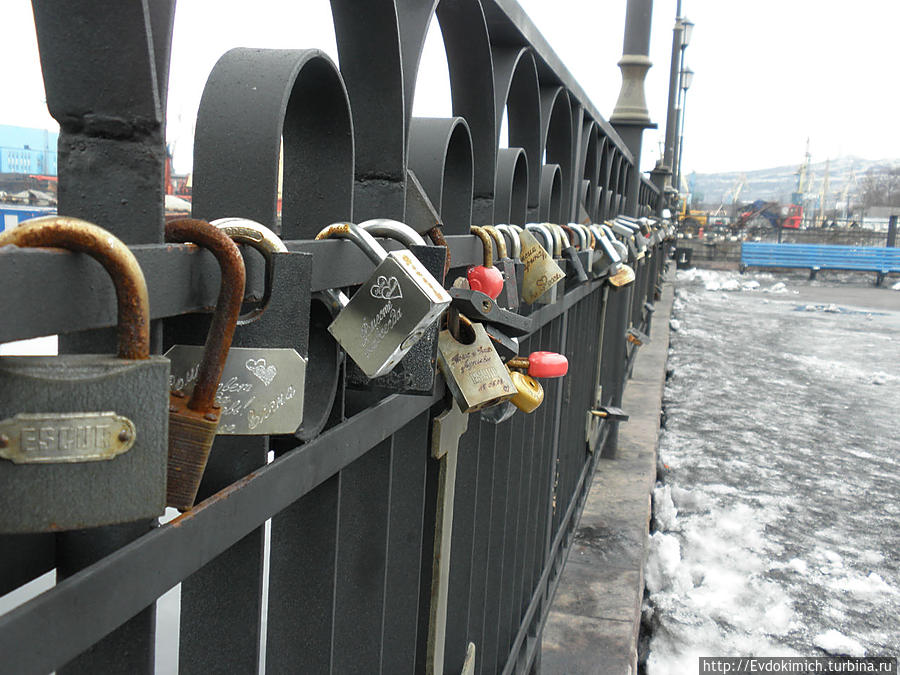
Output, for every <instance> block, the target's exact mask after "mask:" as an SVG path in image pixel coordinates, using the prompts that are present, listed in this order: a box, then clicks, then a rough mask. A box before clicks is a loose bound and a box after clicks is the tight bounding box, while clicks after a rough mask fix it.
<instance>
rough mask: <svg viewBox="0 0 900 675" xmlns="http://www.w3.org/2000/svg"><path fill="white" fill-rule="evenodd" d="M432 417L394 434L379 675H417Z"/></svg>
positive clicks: (426, 416)
mask: <svg viewBox="0 0 900 675" xmlns="http://www.w3.org/2000/svg"><path fill="white" fill-rule="evenodd" d="M428 421H429V414H428V413H423V414H422V415H419V417H417V418H416V419H415V420H413V421H412V422H410V423H409V424H407V425H406V426H405V427H403V428H402V429H400V430H399V431H398V432H397V433H396V434H394V436H393V438H392V443H391V503H390V515H389V519H390V523H389V530H388V551H387V554H388V559H387V580H386V582H385V583H386V590H385V600H384V624H383V628H382V633H383V634H382V638H381V639H382V644H383V648H382V654H381V672H383V673H397V675H401V674H402V673H414V672H415V667H416V631H417V623H418V609H419V583H418V582H419V573H420V570H421V565H422V558H423V557H427V556H424V554H423V549H422V527H423V522H422V517H423V514H424V511H425V508H424V507H425V504H424V501H425V471H426V462H427V461H428V454H427V453H425V452H423V451H422V448H423V445H425V444H426V443H427V440H428Z"/></svg>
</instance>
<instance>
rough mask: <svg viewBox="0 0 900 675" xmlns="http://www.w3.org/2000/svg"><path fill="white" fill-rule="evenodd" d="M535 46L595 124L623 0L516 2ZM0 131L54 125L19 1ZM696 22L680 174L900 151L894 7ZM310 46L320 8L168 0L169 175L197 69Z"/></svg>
mask: <svg viewBox="0 0 900 675" xmlns="http://www.w3.org/2000/svg"><path fill="white" fill-rule="evenodd" d="M520 3H521V5H522V6H523V8H524V9H525V11H526V12H527V13H528V14H529V16H531V18H532V20H533V21H534V23H535V24H536V25H537V26H538V28H539V29H540V30H541V32H542V33H543V34H544V36H545V37H546V38H547V41H548V42H549V43H550V44H551V45H552V46H553V48H554V49H555V50H556V52H557V53H558V54H559V56H560V57H561V59H562V60H563V62H564V63H565V64H566V66H567V67H568V68H569V70H570V71H571V72H572V73H573V74H574V75H575V77H576V78H577V79H578V80H579V81H580V82H581V84H582V87H583V88H584V89H585V91H586V92H587V93H588V95H589V96H590V97H591V99H592V100H593V102H594V104H595V105H596V106H597V108H598V109H599V110H600V111H601V113H603V115H605V116H606V117H607V118H608V117H609V115H610V114H611V113H612V110H613V107H614V106H615V102H616V98H617V96H618V92H619V86H620V82H621V79H620V76H619V70H618V67H617V66H616V62H617V61H618V59H619V57H620V56H621V52H622V35H623V28H624V21H625V5H626V0H520ZM3 10H4V28H5V30H4V39H3V40H2V41H0V63H3V64H4V66H5V67H4V71H5V74H6V77H5V78H4V86H3V89H4V96H3V104H2V106H0V124H14V125H21V126H34V127H44V126H47V127H48V128H53V126H54V122H53V119H52V118H50V117H49V115H48V114H47V112H46V106H45V104H44V102H43V98H44V95H43V83H42V81H41V78H40V65H39V63H38V57H37V47H36V40H35V37H34V27H33V23H32V15H31V3H30V2H28V1H27V0H4V2H3ZM683 12H684V14H685V15H686V16H687V17H689V18H690V19H691V20H692V21H694V23H695V24H696V25H695V28H694V34H693V39H692V41H691V44H690V46H689V47H688V48H687V51H686V63H687V65H689V66H690V67H691V68H692V69H693V70H694V71H695V73H696V75H695V77H694V83H693V86H692V87H691V89H690V90H689V92H688V95H687V106H686V124H685V141H684V158H683V169H684V172H685V173H688V172H690V171H692V170H696V171H698V172H700V173H706V172H713V171H729V170H733V171H736V170H742V171H748V170H752V169H758V168H765V167H770V166H776V165H785V164H799V163H800V161H801V160H802V157H803V152H804V148H805V143H806V138H807V137H809V138H810V147H811V152H812V155H813V161H821V160H824V159H825V158H826V157H837V156H840V155H856V156H859V157H864V158H867V159H892V158H898V157H900V134H898V133H897V130H896V124H897V121H898V111H900V87H897V86H896V78H897V76H896V71H897V67H898V65H900V46H898V40H897V36H896V31H897V26H898V25H900V2H898V1H897V0H854V1H853V2H837V1H836V0H743V1H741V0H683ZM674 18H675V1H674V0H656V2H655V3H654V13H653V33H652V36H651V43H652V44H651V54H650V58H651V60H652V61H653V64H654V65H653V67H652V68H651V69H650V71H649V73H648V75H647V80H646V93H647V102H648V107H649V109H650V115H651V118H652V119H653V121H654V122H657V123H658V124H659V129H658V130H656V131H647V132H646V133H645V135H644V156H643V161H642V168H643V169H645V170H648V169H650V168H652V166H653V164H654V163H655V162H656V160H657V159H658V158H659V149H660V145H661V142H662V137H663V133H664V130H665V114H666V95H667V87H668V72H669V65H668V61H669V56H670V53H671V42H672V26H673V23H674ZM237 46H244V47H273V48H288V47H294V48H302V47H317V48H320V49H322V50H324V51H326V52H327V53H328V54H330V55H331V56H332V58H334V59H335V60H337V51H336V48H335V42H334V31H333V29H332V27H331V12H330V6H329V3H328V1H327V0H301V1H299V2H296V1H295V2H291V1H289V0H252V1H248V0H179V2H178V9H177V13H176V19H175V35H174V45H173V52H172V72H171V77H170V96H169V127H168V132H169V142H170V143H172V144H173V145H174V150H175V168H176V170H177V171H179V172H180V171H187V170H188V169H189V168H190V163H191V144H192V136H191V130H192V125H193V121H194V118H195V116H196V112H197V105H198V104H199V101H200V95H201V93H202V91H203V85H204V83H205V81H206V77H207V75H208V74H209V71H210V70H211V69H212V67H213V65H214V64H215V62H216V60H217V59H218V58H219V56H220V55H221V54H222V53H224V52H225V51H227V50H228V49H230V48H232V47H237ZM450 113H451V104H450V88H449V82H448V78H447V67H446V60H445V59H444V57H443V53H442V46H441V42H440V33H439V30H437V28H436V25H435V26H433V27H432V30H431V32H430V34H429V39H428V41H427V44H426V51H425V54H424V56H423V62H422V68H421V71H420V79H419V85H418V87H417V95H416V101H415V107H414V114H416V115H423V116H448V115H450Z"/></svg>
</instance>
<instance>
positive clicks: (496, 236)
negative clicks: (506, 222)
mask: <svg viewBox="0 0 900 675" xmlns="http://www.w3.org/2000/svg"><path fill="white" fill-rule="evenodd" d="M482 228H483V229H484V231H485V232H487V233H488V234H489V235H491V239H493V240H494V246H495V247H496V249H497V259H498V260H503V259H505V258H508V257H509V253H508V252H507V250H506V239H504V237H503V235H502V234H500V230H498V229H497V228H496V227H494V226H493V225H482Z"/></svg>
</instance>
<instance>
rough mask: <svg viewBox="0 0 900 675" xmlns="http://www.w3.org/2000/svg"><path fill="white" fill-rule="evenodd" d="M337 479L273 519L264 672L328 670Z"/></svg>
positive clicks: (334, 555) (331, 479) (332, 599)
mask: <svg viewBox="0 0 900 675" xmlns="http://www.w3.org/2000/svg"><path fill="white" fill-rule="evenodd" d="M339 498H340V478H339V476H337V475H335V476H332V477H331V478H330V479H328V480H327V481H325V482H324V483H322V484H321V485H319V486H318V487H317V488H315V489H314V490H313V491H312V492H310V493H309V494H307V495H306V496H304V497H302V498H301V499H298V500H297V501H296V502H294V503H293V504H292V505H291V506H290V507H288V508H286V509H284V510H283V511H282V512H281V513H279V514H278V515H277V516H275V517H274V518H273V519H272V528H271V547H270V550H271V553H270V557H269V611H268V624H267V627H266V672H270V673H291V672H297V673H328V672H331V636H332V632H333V626H334V588H335V558H336V555H337V517H338V503H339Z"/></svg>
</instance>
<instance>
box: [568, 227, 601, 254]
mask: <svg viewBox="0 0 900 675" xmlns="http://www.w3.org/2000/svg"><path fill="white" fill-rule="evenodd" d="M573 225H574V226H575V227H577V228H578V229H579V230H581V231H582V232H584V236H585V237H587V240H588V246H590V248H591V249H592V250H595V249H596V248H597V239H596V238H595V237H594V233H593V232H592V231H591V228H589V227H588V226H587V225H585V224H584V223H573Z"/></svg>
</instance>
